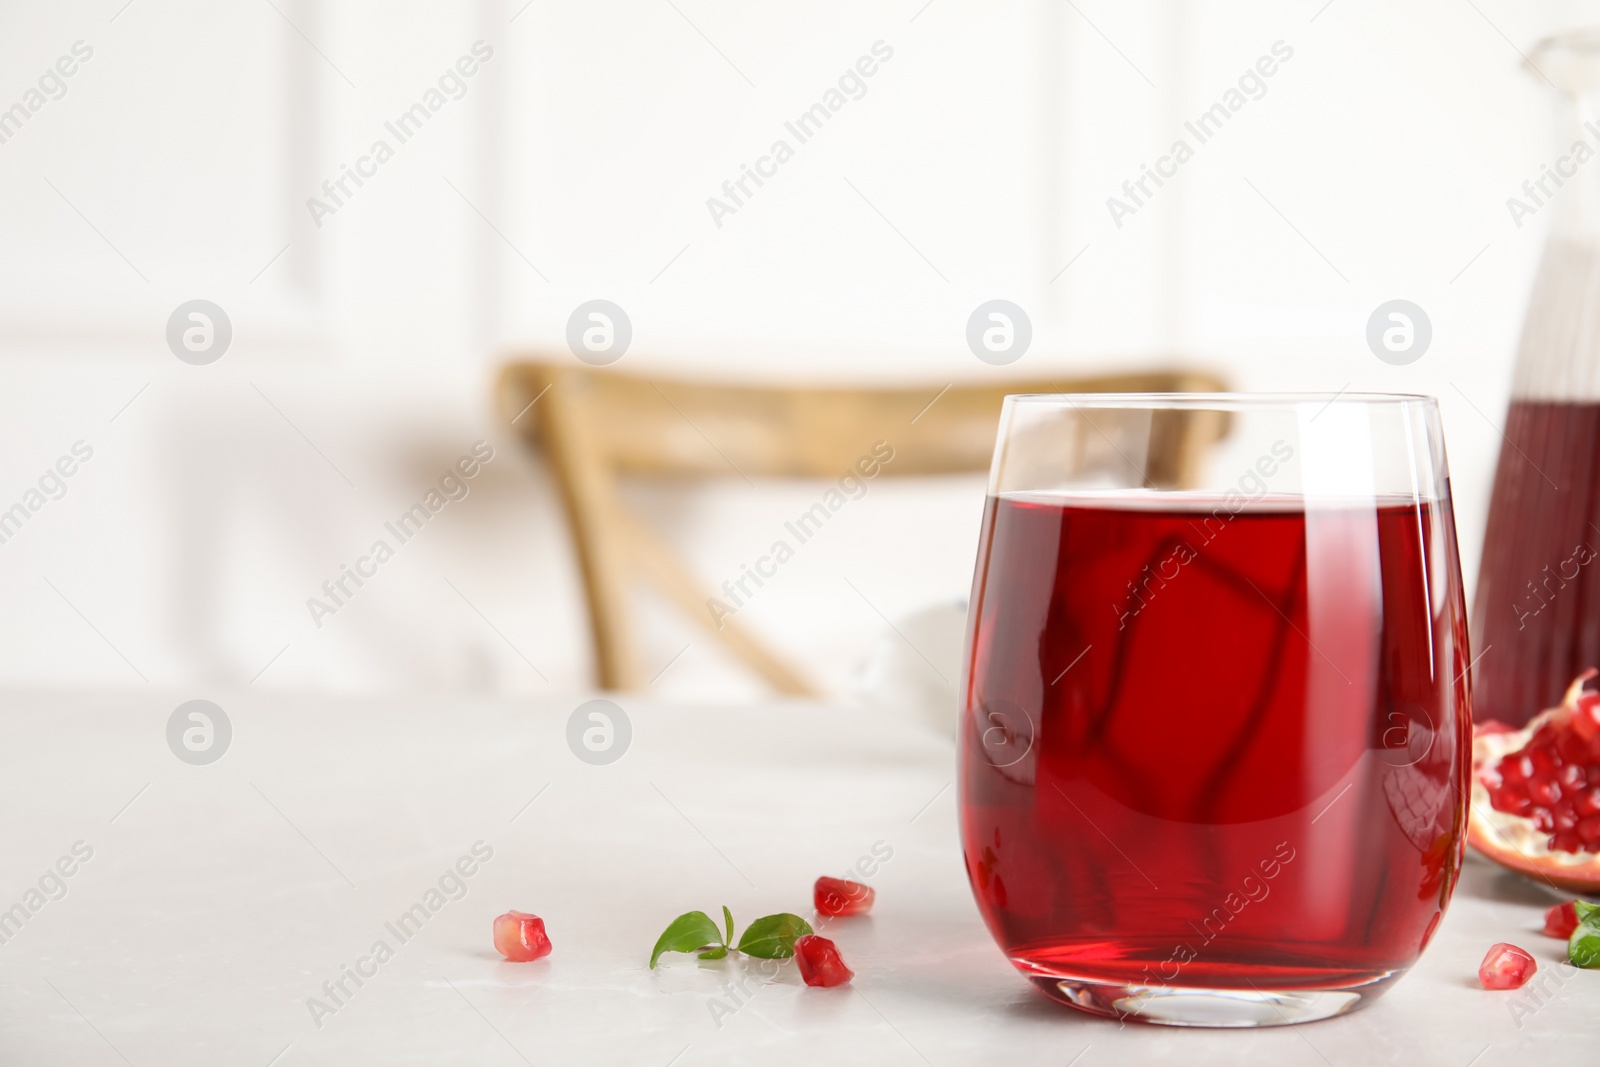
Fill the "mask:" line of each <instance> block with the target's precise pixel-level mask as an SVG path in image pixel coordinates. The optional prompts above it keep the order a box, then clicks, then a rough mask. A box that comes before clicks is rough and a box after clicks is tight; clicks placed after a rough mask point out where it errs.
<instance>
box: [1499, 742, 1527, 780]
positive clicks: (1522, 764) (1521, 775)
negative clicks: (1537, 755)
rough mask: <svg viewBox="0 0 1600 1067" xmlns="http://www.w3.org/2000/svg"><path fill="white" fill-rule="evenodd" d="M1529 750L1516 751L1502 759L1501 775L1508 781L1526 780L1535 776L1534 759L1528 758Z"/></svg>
mask: <svg viewBox="0 0 1600 1067" xmlns="http://www.w3.org/2000/svg"><path fill="white" fill-rule="evenodd" d="M1526 753H1527V750H1526V749H1524V750H1523V751H1522V752H1518V753H1514V754H1513V755H1510V756H1507V757H1506V758H1505V759H1503V760H1501V761H1500V776H1501V777H1502V778H1504V779H1505V780H1506V781H1508V782H1526V781H1527V780H1528V779H1529V778H1532V777H1533V761H1532V760H1530V759H1528V757H1527V754H1526Z"/></svg>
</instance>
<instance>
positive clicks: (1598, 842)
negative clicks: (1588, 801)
mask: <svg viewBox="0 0 1600 1067" xmlns="http://www.w3.org/2000/svg"><path fill="white" fill-rule="evenodd" d="M1578 840H1579V841H1582V842H1583V847H1584V849H1585V850H1586V851H1589V852H1600V815H1590V816H1589V817H1588V818H1586V819H1579V820H1578Z"/></svg>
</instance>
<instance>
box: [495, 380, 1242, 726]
mask: <svg viewBox="0 0 1600 1067" xmlns="http://www.w3.org/2000/svg"><path fill="white" fill-rule="evenodd" d="M1220 388H1221V383H1220V382H1218V381H1217V380H1216V379H1214V378H1212V377H1210V376H1208V375H1205V374H1197V373H1187V372H1170V373H1161V372H1157V373H1147V374H1126V375H1114V376H1107V377H1099V378H1078V379H1035V380H1032V381H1016V382H1007V383H1003V384H994V383H990V384H983V385H955V384H948V385H945V386H944V387H942V388H941V387H940V386H938V385H932V386H925V387H922V388H904V387H895V388H882V387H846V388H817V387H812V386H806V387H795V388H787V387H783V386H773V385H722V384H715V383H707V382H692V381H683V380H669V379H652V378H648V377H645V376H642V375H636V374H630V373H626V372H621V371H611V370H599V369H594V368H590V367H585V366H574V365H573V363H572V361H571V360H570V359H568V360H564V361H556V360H550V359H543V360H539V359H535V360H527V361H522V362H514V363H511V364H508V365H507V366H505V367H504V368H503V369H502V370H501V373H500V378H499V382H498V385H497V391H498V394H499V401H500V406H501V410H502V411H503V412H504V413H505V417H506V418H507V419H508V420H509V421H510V424H511V427H512V428H513V429H514V430H516V431H517V432H518V433H519V434H520V435H521V436H522V437H523V439H524V440H525V441H526V442H527V443H528V444H529V445H530V446H532V447H535V448H537V449H538V450H539V451H541V452H543V453H544V454H545V456H546V457H547V458H548V459H549V462H550V466H551V469H552V472H553V473H554V474H555V477H556V482H557V484H558V485H559V486H560V489H561V497H562V503H563V506H564V509H565V512H566V518H567V526H568V529H569V530H570V531H571V533H572V540H573V544H574V547H575V549H576V552H577V555H578V560H579V565H580V569H581V571H582V576H583V584H584V595H585V598H586V600H587V602H588V608H589V623H590V628H591V631H592V633H593V637H594V651H595V673H596V676H597V681H598V682H599V684H600V686H601V688H604V689H637V688H639V686H640V685H641V683H642V682H643V681H644V672H643V671H642V669H641V666H640V664H639V660H638V656H637V655H636V653H635V647H634V634H633V627H632V621H631V614H632V612H631V607H630V598H629V591H630V590H629V585H630V582H631V580H632V579H633V578H634V577H636V576H643V577H646V578H648V579H649V580H650V581H652V582H653V583H655V585H656V586H657V587H658V588H659V589H661V590H662V592H664V593H665V594H666V595H667V597H668V598H669V599H671V600H672V601H674V602H675V603H676V604H678V606H679V607H680V608H681V609H682V610H683V611H684V612H686V613H687V614H688V615H689V616H690V617H691V618H693V619H694V620H695V621H696V622H698V623H700V624H701V625H702V626H704V627H705V628H706V629H707V630H708V631H709V632H710V634H711V636H712V637H713V638H714V639H715V640H716V641H717V642H718V643H720V644H722V645H723V646H724V647H726V648H727V649H728V650H729V651H731V652H732V653H733V654H734V655H736V656H738V657H739V658H740V659H742V660H743V661H744V662H745V663H747V664H748V665H750V666H751V667H752V668H754V669H755V670H756V671H757V672H759V673H760V674H761V675H762V676H763V677H765V678H766V679H767V680H768V681H770V682H771V683H772V684H773V685H774V686H775V687H776V688H777V689H779V690H780V691H781V692H785V693H792V694H797V695H814V694H815V689H814V688H813V687H812V685H811V683H810V682H809V681H808V680H807V679H806V678H804V677H803V676H802V675H801V674H800V673H799V672H797V671H795V670H794V669H793V668H792V667H791V666H790V665H789V664H788V663H786V662H785V661H784V658H783V657H782V656H780V655H778V654H776V653H774V652H772V651H771V650H770V649H769V648H767V646H766V645H765V644H764V643H763V642H762V641H761V640H760V639H759V638H758V637H756V635H755V634H753V633H752V632H750V631H749V630H747V629H745V628H744V626H743V625H741V624H740V623H739V622H738V620H735V619H731V618H719V617H717V616H715V615H713V614H710V613H709V612H708V600H707V598H706V597H705V595H704V591H703V590H702V588H701V586H700V583H699V582H698V581H697V580H696V578H695V576H694V575H693V574H692V573H691V572H690V570H689V568H688V567H687V566H685V565H684V564H683V562H682V561H681V560H680V559H679V558H678V556H677V554H676V553H675V552H674V551H673V550H672V548H671V547H670V546H669V545H667V544H666V543H665V542H663V541H662V540H661V539H660V538H659V537H658V536H657V535H656V534H655V533H654V531H652V530H650V529H649V528H648V527H647V526H645V525H644V524H643V523H642V522H640V521H639V520H638V518H637V517H635V516H634V515H633V514H632V512H631V511H630V510H629V509H628V508H627V507H626V506H625V505H624V504H623V502H622V500H621V499H620V497H619V496H618V494H617V491H616V479H617V476H618V475H632V476H638V477H647V478H648V477H655V478H662V477H674V478H682V477H709V476H730V477H731V476H738V477H742V478H744V479H745V480H746V481H748V480H749V479H751V478H755V477H792V478H803V477H816V478H829V479H832V478H838V477H840V476H841V475H843V474H844V473H845V472H847V471H849V470H851V469H852V468H855V467H856V465H857V463H858V462H860V461H861V460H862V459H863V458H865V457H868V456H870V455H871V454H872V453H873V451H874V445H875V444H876V443H877V442H880V441H882V442H886V443H888V444H889V445H890V446H891V447H892V448H893V449H894V461H893V463H892V464H886V465H883V466H882V467H881V468H880V471H881V473H884V474H889V475H904V474H948V473H958V472H968V471H982V470H986V469H988V467H989V461H990V458H991V454H992V453H993V451H994V446H995V433H996V429H997V427H998V424H999V419H1000V407H1001V403H1002V401H1003V400H1004V398H1005V397H1006V396H1007V395H1008V394H1011V393H1028V392H1032V393H1040V392H1050V393H1058V392H1213V391H1217V390H1219V389H1220ZM1165 414H1166V415H1168V416H1169V417H1163V418H1161V419H1159V420H1157V421H1156V422H1154V423H1152V424H1151V439H1150V448H1149V454H1148V456H1147V459H1146V465H1145V467H1144V468H1143V471H1144V474H1145V477H1146V478H1147V479H1149V480H1150V481H1151V482H1152V483H1153V484H1173V485H1185V484H1190V483H1191V477H1190V474H1191V472H1192V470H1193V469H1194V464H1196V463H1198V462H1199V461H1200V459H1201V458H1202V457H1203V455H1204V453H1205V451H1206V448H1207V447H1208V446H1209V445H1210V444H1211V442H1212V441H1214V440H1216V439H1217V438H1218V437H1219V436H1221V434H1222V433H1223V432H1224V425H1223V424H1222V423H1221V422H1219V413H1217V412H1209V413H1207V412H1199V413H1188V412H1171V413H1165ZM1191 414H1194V415H1196V416H1210V417H1189V416H1190V415H1191ZM1083 432H1084V433H1087V432H1088V427H1087V426H1085V427H1084V428H1083Z"/></svg>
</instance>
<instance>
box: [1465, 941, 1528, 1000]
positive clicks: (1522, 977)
mask: <svg viewBox="0 0 1600 1067" xmlns="http://www.w3.org/2000/svg"><path fill="white" fill-rule="evenodd" d="M1538 969H1539V965H1538V964H1537V963H1535V962H1534V961H1533V957H1532V956H1530V955H1528V954H1527V953H1526V952H1524V951H1522V950H1521V949H1520V948H1518V947H1517V946H1516V945H1508V944H1506V943H1505V942H1504V941H1502V942H1500V943H1499V944H1498V945H1495V946H1494V947H1493V948H1491V949H1489V954H1488V955H1487V956H1485V957H1483V962H1482V963H1481V964H1479V965H1478V981H1480V982H1482V983H1483V988H1485V989H1520V988H1522V984H1523V983H1524V982H1526V981H1527V980H1528V979H1530V978H1532V977H1533V972H1534V971H1537V970H1538Z"/></svg>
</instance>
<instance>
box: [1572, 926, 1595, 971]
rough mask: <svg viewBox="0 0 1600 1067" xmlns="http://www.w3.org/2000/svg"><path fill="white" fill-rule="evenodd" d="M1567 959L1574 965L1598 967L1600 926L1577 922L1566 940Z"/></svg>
mask: <svg viewBox="0 0 1600 1067" xmlns="http://www.w3.org/2000/svg"><path fill="white" fill-rule="evenodd" d="M1567 959H1569V960H1571V961H1572V965H1573V966H1574V967H1590V968H1593V967H1600V926H1591V925H1589V924H1588V923H1579V924H1578V928H1577V929H1576V930H1574V931H1572V939H1571V940H1569V941H1568V942H1567Z"/></svg>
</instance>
